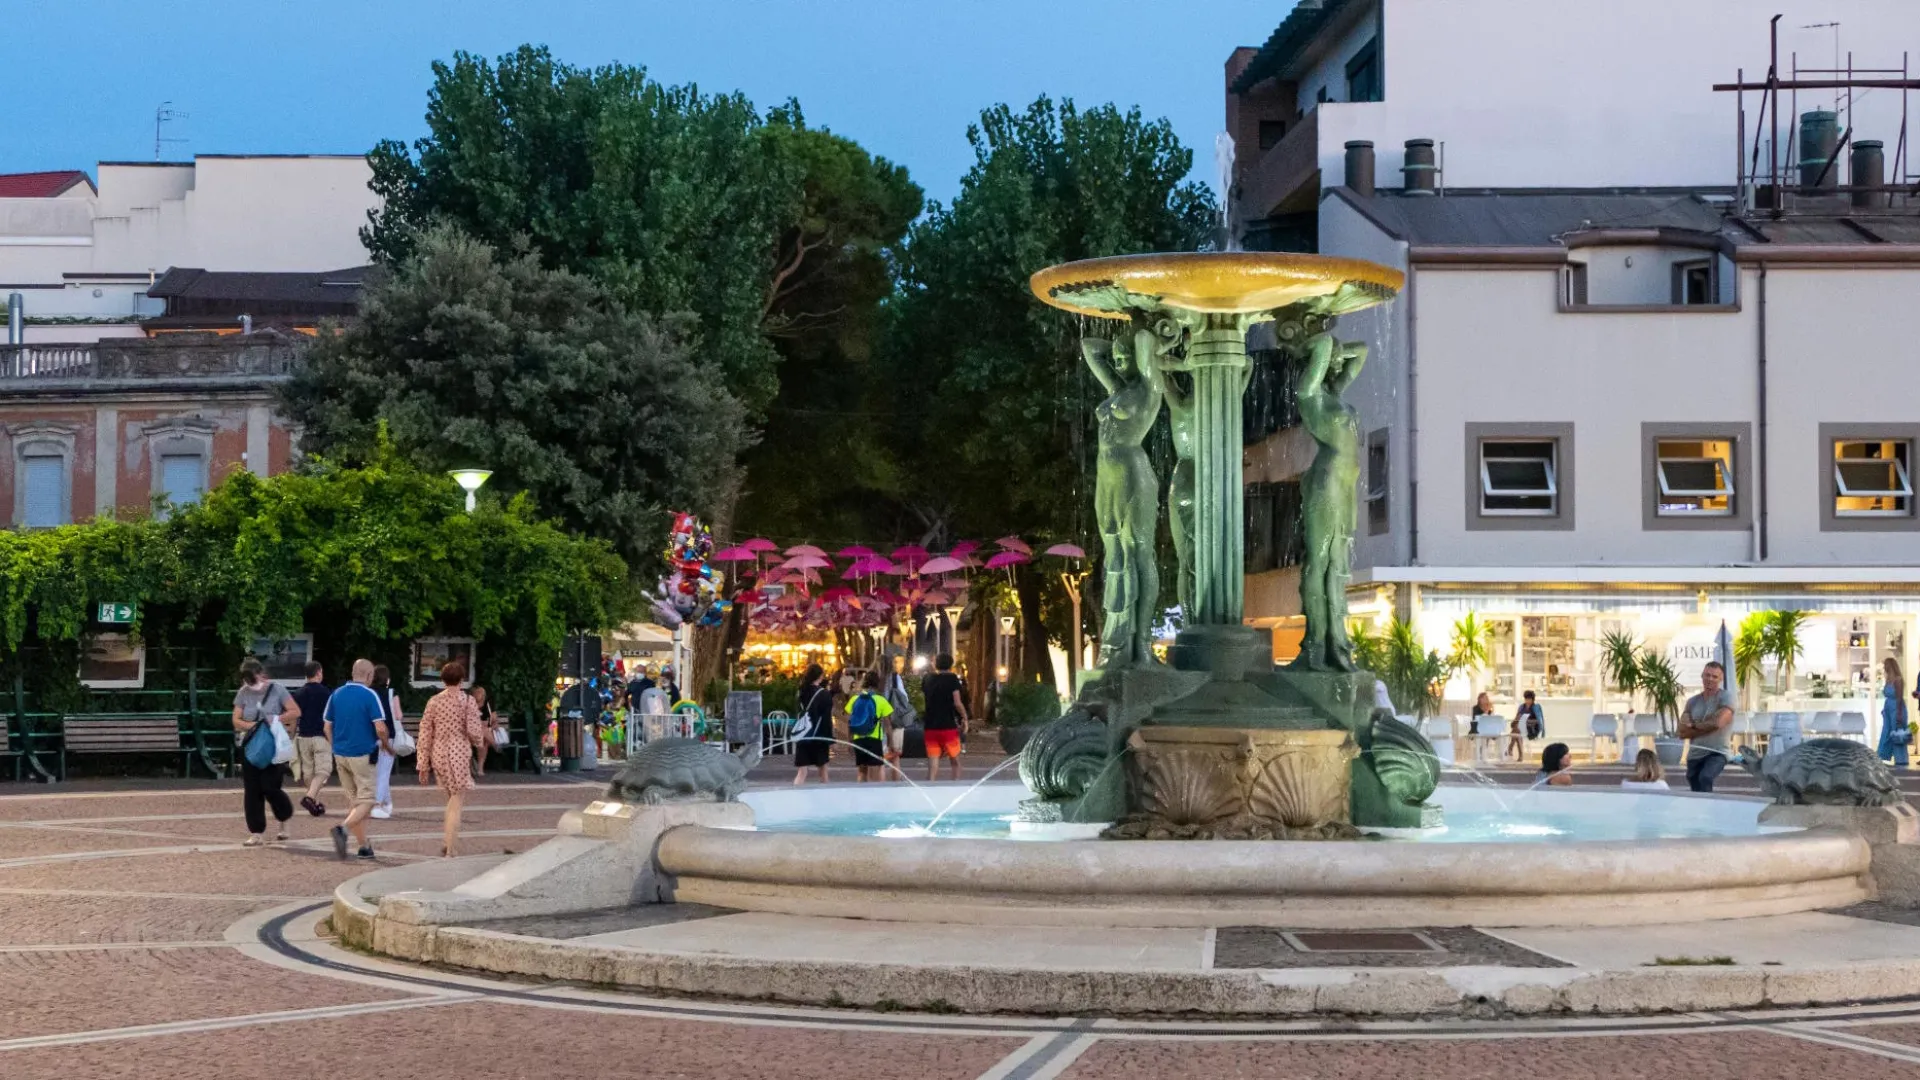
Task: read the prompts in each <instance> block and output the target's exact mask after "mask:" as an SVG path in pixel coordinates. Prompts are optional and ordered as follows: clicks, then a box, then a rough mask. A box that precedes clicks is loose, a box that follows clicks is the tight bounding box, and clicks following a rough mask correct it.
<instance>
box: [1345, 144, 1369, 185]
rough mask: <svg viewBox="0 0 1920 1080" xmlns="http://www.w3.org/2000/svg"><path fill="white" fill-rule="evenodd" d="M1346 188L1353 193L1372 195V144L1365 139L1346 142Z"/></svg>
mask: <svg viewBox="0 0 1920 1080" xmlns="http://www.w3.org/2000/svg"><path fill="white" fill-rule="evenodd" d="M1347 188H1348V190H1350V191H1352V192H1353V193H1354V194H1355V195H1365V196H1367V197H1368V198H1372V197H1373V144H1372V143H1371V142H1368V141H1367V140H1365V139H1355V140H1353V141H1352V142H1350V143H1348V144H1347Z"/></svg>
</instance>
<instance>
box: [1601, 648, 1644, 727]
mask: <svg viewBox="0 0 1920 1080" xmlns="http://www.w3.org/2000/svg"><path fill="white" fill-rule="evenodd" d="M1600 671H1601V673H1602V674H1603V675H1605V676H1606V680H1607V682H1609V683H1611V684H1613V687H1614V689H1616V690H1618V691H1620V692H1621V693H1623V694H1625V695H1627V711H1628V712H1632V711H1633V695H1634V692H1635V691H1637V690H1639V689H1640V644H1639V642H1636V641H1634V640H1633V635H1632V634H1629V633H1627V632H1626V631H1624V630H1609V631H1607V632H1606V633H1605V634H1603V635H1602V636H1601V638H1600Z"/></svg>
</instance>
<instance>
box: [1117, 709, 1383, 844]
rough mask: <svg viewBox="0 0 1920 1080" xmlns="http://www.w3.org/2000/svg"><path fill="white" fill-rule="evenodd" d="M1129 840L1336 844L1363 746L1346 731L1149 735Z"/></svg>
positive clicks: (1153, 730)
mask: <svg viewBox="0 0 1920 1080" xmlns="http://www.w3.org/2000/svg"><path fill="white" fill-rule="evenodd" d="M1127 747H1128V749H1129V750H1131V751H1132V754H1131V757H1130V759H1129V768H1130V770H1131V774H1132V780H1133V783H1132V798H1131V806H1130V807H1129V809H1130V810H1131V811H1132V812H1131V813H1130V814H1128V816H1127V817H1126V818H1125V819H1123V820H1122V821H1120V822H1119V823H1118V824H1116V825H1114V827H1113V828H1111V829H1108V830H1107V832H1106V833H1105V834H1104V835H1105V836H1107V837H1108V838H1111V839H1121V840H1161V839H1167V840H1175V839H1177V840H1313V839H1322V840H1336V839H1352V838H1354V837H1357V836H1358V835H1359V831H1358V830H1356V829H1355V828H1354V827H1353V825H1352V818H1351V816H1350V812H1349V801H1350V788H1351V782H1352V773H1351V762H1352V761H1353V758H1354V756H1355V755H1356V754H1358V753H1359V747H1358V746H1357V745H1356V744H1355V743H1354V741H1353V738H1352V736H1351V735H1349V734H1348V733H1347V732H1345V731H1340V730H1331V729H1323V730H1315V731H1300V730H1273V729H1235V728H1195V727H1160V726H1147V727H1142V728H1139V729H1138V730H1136V731H1134V732H1133V734H1132V735H1131V736H1130V737H1129V738H1128V740H1127Z"/></svg>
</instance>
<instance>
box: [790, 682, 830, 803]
mask: <svg viewBox="0 0 1920 1080" xmlns="http://www.w3.org/2000/svg"><path fill="white" fill-rule="evenodd" d="M795 701H796V702H797V703H798V705H799V712H800V714H799V715H798V716H796V717H794V719H793V734H792V736H791V738H792V742H793V782H794V784H795V785H796V786H797V785H800V784H804V783H806V782H807V770H809V769H818V770H820V782H821V783H823V784H825V783H829V782H830V780H829V778H828V776H827V763H828V762H830V761H832V760H833V687H832V685H831V684H829V683H828V682H827V678H826V672H825V671H824V670H823V669H822V668H821V667H820V665H819V664H808V665H807V670H806V671H805V672H803V673H802V674H801V676H800V693H799V694H798V695H797V697H796V698H795Z"/></svg>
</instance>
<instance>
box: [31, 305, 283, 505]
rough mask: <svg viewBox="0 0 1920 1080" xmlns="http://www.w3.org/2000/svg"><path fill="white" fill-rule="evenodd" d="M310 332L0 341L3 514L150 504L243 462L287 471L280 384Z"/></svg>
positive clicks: (191, 495)
mask: <svg viewBox="0 0 1920 1080" xmlns="http://www.w3.org/2000/svg"><path fill="white" fill-rule="evenodd" d="M306 340H307V339H306V338H305V337H304V336H301V335H293V336H291V337H289V336H288V335H284V334H281V333H279V332H276V331H271V330H263V331H257V332H255V333H251V334H246V335H240V336H234V337H220V338H213V337H210V336H208V335H199V334H192V335H188V334H179V335H170V336H168V337H166V338H161V339H132V340H121V339H106V340H102V341H97V342H87V343H76V344H65V345H10V346H5V347H0V441H4V450H0V454H3V455H4V456H0V508H4V509H5V511H6V513H7V519H6V524H7V525H8V526H10V527H13V528H45V527H50V526H54V525H64V524H67V523H69V522H75V521H84V520H86V519H88V518H90V517H93V516H95V515H101V516H117V515H139V514H145V513H147V512H149V511H150V510H153V509H154V508H155V507H156V500H166V501H168V502H173V503H189V502H193V501H195V500H197V499H198V498H199V497H200V494H201V493H202V492H204V491H205V490H206V489H207V488H208V487H210V486H212V485H214V484H218V483H219V482H220V481H221V480H223V479H225V478H226V477H227V475H228V474H229V473H231V472H233V471H234V470H236V469H250V470H252V471H253V472H255V473H256V474H258V475H261V476H270V475H273V474H275V473H279V472H284V471H286V469H287V468H288V467H289V466H290V465H291V464H292V461H293V455H294V443H295V432H294V431H293V430H292V429H291V428H290V427H289V426H288V424H287V423H286V421H284V420H282V419H281V418H280V417H279V416H278V415H277V414H276V413H275V411H274V394H275V392H276V390H277V388H278V386H279V384H281V383H283V382H285V381H286V379H287V378H288V377H289V375H290V374H291V373H292V371H293V367H294V364H295V363H297V362H298V359H299V352H300V350H301V349H302V348H303V347H304V345H303V343H304V342H305V341H306ZM161 512H164V509H162V511H161Z"/></svg>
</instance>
